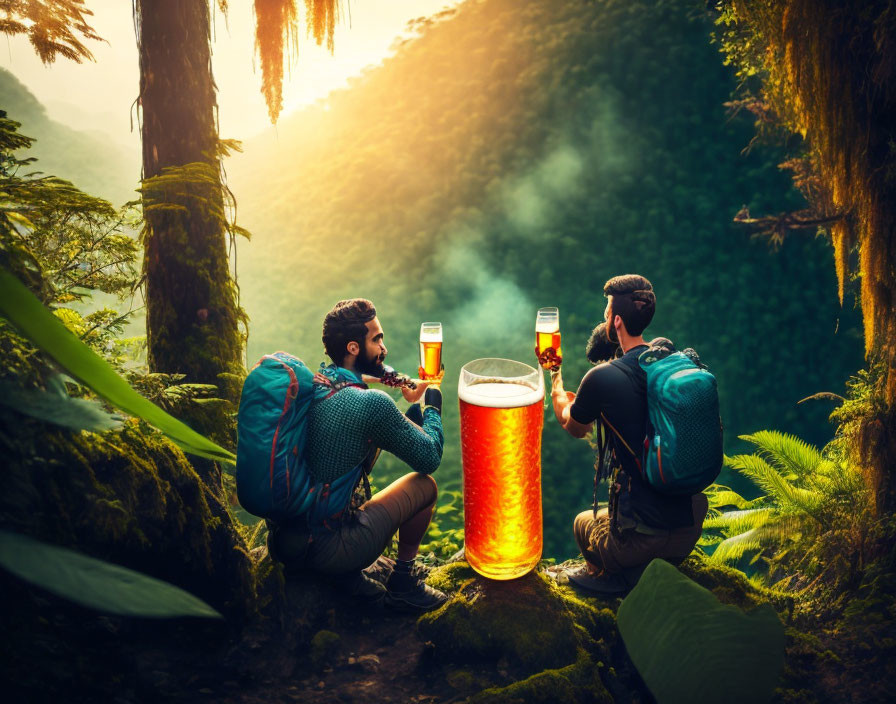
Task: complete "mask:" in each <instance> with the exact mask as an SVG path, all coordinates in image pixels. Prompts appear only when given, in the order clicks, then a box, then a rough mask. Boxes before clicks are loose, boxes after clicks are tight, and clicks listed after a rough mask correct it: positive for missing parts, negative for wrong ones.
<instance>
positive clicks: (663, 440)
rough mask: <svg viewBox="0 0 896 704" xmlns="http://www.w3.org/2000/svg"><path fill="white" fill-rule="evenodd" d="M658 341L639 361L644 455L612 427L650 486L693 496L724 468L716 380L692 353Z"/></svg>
mask: <svg viewBox="0 0 896 704" xmlns="http://www.w3.org/2000/svg"><path fill="white" fill-rule="evenodd" d="M661 340H662V341H660V340H656V341H654V342H653V343H652V344H651V346H650V348H649V349H647V350H645V351H644V352H642V353H641V354H640V355H639V357H638V364H639V365H640V367H641V369H643V370H644V372H645V373H646V374H647V434H646V437H645V438H644V451H643V454H642V456H641V457H640V458H639V457H638V456H637V454H635V452H634V451H632V449H631V448H630V447H628V445H627V444H626V443H625V440H622V436H620V435H619V433H618V432H616V431H615V428H612V426H610V427H611V429H612V430H613V431H614V432H616V434H617V436H619V438H620V440H622V442H623V444H625V446H626V447H627V448H628V449H629V451H630V452H632V455H633V456H634V457H635V462H636V463H637V464H638V468H639V469H640V471H641V474H642V476H643V477H644V478H645V479H646V480H647V481H648V483H649V484H650V485H651V487H653V488H654V489H656V490H657V491H660V492H662V493H665V494H696V493H698V492H700V491H703V490H704V489H706V488H707V487H708V486H709V485H710V484H712V483H713V482H714V481H715V480H716V478H717V477H718V476H719V472H720V471H721V469H722V423H721V418H720V416H719V393H718V387H717V384H716V378H715V377H714V376H713V375H712V374H711V373H710V372H709V370H708V369H707V368H706V366H705V365H704V364H703V363H702V362H700V358H699V357H698V356H697V353H696V352H694V350H692V349H686V350H685V351H684V352H676V351H675V350H674V348H673V347H672V345H671V343H668V341H667V340H664V339H661ZM657 343H659V344H657ZM618 366H620V367H622V366H626V365H622V364H620V365H618Z"/></svg>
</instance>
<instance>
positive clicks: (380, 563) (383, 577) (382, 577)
mask: <svg viewBox="0 0 896 704" xmlns="http://www.w3.org/2000/svg"><path fill="white" fill-rule="evenodd" d="M394 569H395V560H393V559H392V558H391V557H386V556H384V555H380V556H379V557H378V558H377V559H376V562H374V563H373V564H371V565H368V566H367V567H365V568H364V569H363V570H361V572H362V573H364V574H365V575H367V576H368V577H370V578H371V579H375V580H376V581H377V582H379V583H380V584H382V585H384V586H385V584H386V582H387V581H389V577H390V576H391V575H392V570H394Z"/></svg>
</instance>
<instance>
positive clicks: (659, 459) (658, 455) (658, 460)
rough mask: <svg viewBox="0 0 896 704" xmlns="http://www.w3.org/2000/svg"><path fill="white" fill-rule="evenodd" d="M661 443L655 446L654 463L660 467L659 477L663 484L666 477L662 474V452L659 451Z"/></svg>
mask: <svg viewBox="0 0 896 704" xmlns="http://www.w3.org/2000/svg"><path fill="white" fill-rule="evenodd" d="M661 448H662V445H657V446H656V463H657V465H658V466H659V468H660V479H662V480H663V484H665V483H666V478H665V477H664V476H663V453H662V452H660V450H661Z"/></svg>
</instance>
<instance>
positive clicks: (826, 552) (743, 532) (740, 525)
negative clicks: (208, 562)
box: [701, 431, 875, 593]
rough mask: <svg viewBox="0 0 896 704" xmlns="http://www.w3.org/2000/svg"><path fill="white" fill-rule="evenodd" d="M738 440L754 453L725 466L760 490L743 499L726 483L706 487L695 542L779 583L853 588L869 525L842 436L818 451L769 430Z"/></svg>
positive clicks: (863, 495)
mask: <svg viewBox="0 0 896 704" xmlns="http://www.w3.org/2000/svg"><path fill="white" fill-rule="evenodd" d="M742 439H743V440H746V441H747V442H750V443H751V444H753V445H754V446H755V447H756V452H755V453H754V454H750V455H747V454H744V455H735V456H733V457H727V458H726V460H725V461H726V464H727V465H728V466H729V467H731V468H732V469H733V470H735V471H736V472H738V473H739V474H741V475H742V476H744V477H747V478H748V479H749V480H750V481H751V482H752V483H753V484H754V485H755V486H756V487H757V488H758V489H759V490H761V491H762V495H760V496H759V497H757V498H755V499H751V500H748V499H745V498H744V497H743V496H741V495H740V494H738V493H737V492H735V491H732V490H731V489H729V488H727V487H724V486H713V487H712V488H711V490H710V491H709V492H708V494H709V499H710V506H711V509H712V510H711V514H710V516H709V517H707V519H706V521H705V523H704V524H703V526H704V537H703V539H702V540H701V544H702V545H703V546H705V547H706V546H715V547H714V550H713V552H712V559H713V560H715V561H719V562H728V563H731V564H733V565H739V566H742V567H743V566H745V565H746V563H749V565H750V566H751V567H752V570H751V571H753V570H755V569H757V567H758V569H759V571H758V573H757V576H758V577H759V578H760V579H762V581H765V582H769V583H774V584H775V586H776V587H778V588H787V589H791V590H794V591H798V590H800V589H805V588H807V587H810V586H811V587H818V588H823V589H824V590H825V591H827V592H828V593H831V592H835V593H836V592H841V591H843V590H844V588H850V587H855V586H856V585H857V584H858V582H859V581H860V580H861V578H862V576H863V570H864V568H865V566H866V561H867V559H868V556H869V553H870V546H871V544H872V538H873V536H874V534H875V531H874V528H873V525H872V521H871V517H870V512H869V511H868V490H867V487H866V485H865V483H864V481H863V478H862V476H861V474H860V473H859V471H858V470H857V468H856V467H855V466H854V465H853V464H851V463H850V461H849V457H848V455H845V453H844V447H843V445H844V443H845V440H844V438H843V437H842V436H838V438H837V439H836V440H834V441H833V442H832V443H831V444H830V445H828V447H826V448H825V450H823V451H819V450H818V449H816V448H815V447H813V446H812V445H809V444H808V443H806V442H803V441H802V440H800V439H799V438H796V437H793V436H791V435H785V434H783V433H779V432H774V431H760V432H758V433H754V434H752V435H744V436H742ZM721 507H727V508H728V509H729V510H725V511H719V510H718V509H719V508H721ZM744 558H746V559H744Z"/></svg>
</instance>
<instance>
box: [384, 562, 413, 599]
mask: <svg viewBox="0 0 896 704" xmlns="http://www.w3.org/2000/svg"><path fill="white" fill-rule="evenodd" d="M413 567H414V561H413V560H396V561H395V569H393V570H392V576H391V577H389V589H391V590H392V591H397V592H406V591H408V590H410V589H413V588H414V586H415V585H416V580H415V579H414V576H413V575H412V574H411V571H412V569H413Z"/></svg>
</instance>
